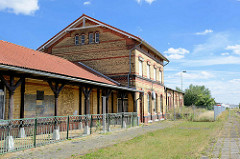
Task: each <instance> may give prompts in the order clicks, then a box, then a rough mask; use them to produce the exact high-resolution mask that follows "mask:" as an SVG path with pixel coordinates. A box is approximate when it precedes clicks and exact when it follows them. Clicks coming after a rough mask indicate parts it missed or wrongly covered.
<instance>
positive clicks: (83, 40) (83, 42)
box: [81, 34, 85, 45]
mask: <svg viewBox="0 0 240 159" xmlns="http://www.w3.org/2000/svg"><path fill="white" fill-rule="evenodd" d="M81 45H85V34H81Z"/></svg>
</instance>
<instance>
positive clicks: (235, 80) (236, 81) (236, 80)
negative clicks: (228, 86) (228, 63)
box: [229, 79, 240, 84]
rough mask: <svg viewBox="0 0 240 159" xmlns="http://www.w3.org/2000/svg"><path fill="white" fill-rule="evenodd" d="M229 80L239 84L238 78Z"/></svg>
mask: <svg viewBox="0 0 240 159" xmlns="http://www.w3.org/2000/svg"><path fill="white" fill-rule="evenodd" d="M229 82H231V83H234V84H240V79H232V80H230V81H229Z"/></svg>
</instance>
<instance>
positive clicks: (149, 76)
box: [147, 64, 151, 79]
mask: <svg viewBox="0 0 240 159" xmlns="http://www.w3.org/2000/svg"><path fill="white" fill-rule="evenodd" d="M150 67H151V65H150V64H147V78H148V79H151V68H150Z"/></svg>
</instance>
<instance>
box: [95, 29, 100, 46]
mask: <svg viewBox="0 0 240 159" xmlns="http://www.w3.org/2000/svg"><path fill="white" fill-rule="evenodd" d="M97 35H98V38H97ZM97 39H98V41H97ZM94 41H95V43H96V44H99V43H100V33H99V32H98V31H97V32H95V39H94Z"/></svg>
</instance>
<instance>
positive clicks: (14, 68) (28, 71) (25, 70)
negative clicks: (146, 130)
mask: <svg viewBox="0 0 240 159" xmlns="http://www.w3.org/2000/svg"><path fill="white" fill-rule="evenodd" d="M0 69H6V70H10V71H19V72H23V73H26V74H32V75H38V76H45V77H50V78H58V79H62V80H67V81H72V82H79V83H85V84H92V85H96V86H101V87H109V88H112V89H120V90H125V91H132V92H142V91H139V90H136V89H133V88H127V87H121V86H117V85H111V84H107V83H100V82H95V81H90V80H87V79H80V78H77V77H70V76H67V75H61V74H55V73H50V72H45V71H40V70H33V69H28V68H22V67H18V66H11V65H6V64H0Z"/></svg>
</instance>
